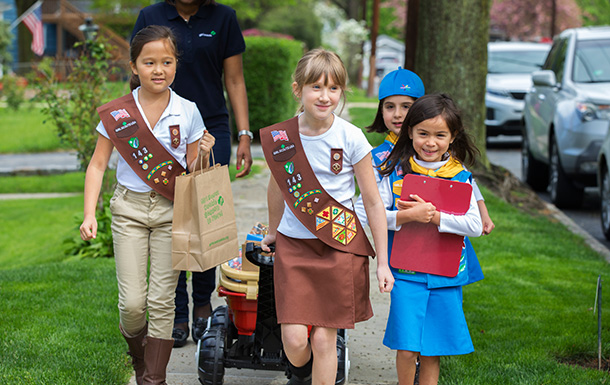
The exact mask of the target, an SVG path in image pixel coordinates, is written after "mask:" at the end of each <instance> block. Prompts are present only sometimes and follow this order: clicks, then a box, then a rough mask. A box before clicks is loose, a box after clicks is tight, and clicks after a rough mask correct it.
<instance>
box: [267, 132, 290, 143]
mask: <svg viewBox="0 0 610 385" xmlns="http://www.w3.org/2000/svg"><path fill="white" fill-rule="evenodd" d="M271 137H272V138H273V141H274V142H277V141H278V140H283V141H285V142H287V141H288V134H286V131H284V130H277V131H275V130H274V131H271Z"/></svg>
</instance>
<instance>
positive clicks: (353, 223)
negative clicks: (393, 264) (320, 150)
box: [260, 117, 375, 257]
mask: <svg viewBox="0 0 610 385" xmlns="http://www.w3.org/2000/svg"><path fill="white" fill-rule="evenodd" d="M297 119H298V118H297V117H295V118H292V119H289V120H287V121H285V122H281V123H277V124H274V125H272V126H269V127H265V128H262V129H261V130H260V138H261V144H262V145H263V152H264V154H265V159H266V160H267V164H268V165H269V169H270V170H271V173H272V174H273V177H274V178H275V181H276V182H277V184H278V186H279V187H280V190H281V191H282V196H283V198H284V200H285V201H286V203H287V204H288V206H289V207H290V209H291V210H292V212H293V213H294V215H295V216H296V217H297V218H298V219H299V220H300V221H301V223H302V224H303V225H304V226H305V227H306V228H307V229H308V230H309V231H311V232H312V233H313V234H314V235H316V236H317V237H318V238H319V239H320V240H321V241H322V242H324V243H326V244H327V245H328V246H330V247H333V248H335V249H337V250H340V251H345V252H348V253H352V254H356V255H361V256H372V257H374V256H375V251H374V250H373V247H372V246H371V244H370V242H369V240H368V238H367V237H366V234H365V233H364V230H363V229H362V225H361V224H360V221H359V220H358V218H357V217H356V214H355V213H354V211H352V210H350V209H348V208H347V207H345V206H343V205H342V204H341V203H339V202H337V201H336V200H335V199H334V198H333V197H331V196H330V194H329V193H328V192H326V190H324V188H323V187H322V185H321V184H320V181H318V178H317V177H316V175H315V174H314V172H313V170H312V169H311V165H310V164H309V161H308V160H307V156H306V155H305V151H304V149H303V144H302V143H301V137H300V136H299V123H298V120H297ZM329 156H330V163H329V167H331V170H333V169H337V168H338V167H342V166H341V165H342V160H343V159H342V156H343V153H342V151H341V150H335V149H333V151H332V154H329ZM333 172H334V171H333Z"/></svg>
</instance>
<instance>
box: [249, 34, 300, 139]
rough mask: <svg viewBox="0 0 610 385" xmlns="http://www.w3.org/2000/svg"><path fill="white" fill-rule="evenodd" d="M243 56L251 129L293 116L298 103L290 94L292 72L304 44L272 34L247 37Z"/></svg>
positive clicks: (255, 130)
mask: <svg viewBox="0 0 610 385" xmlns="http://www.w3.org/2000/svg"><path fill="white" fill-rule="evenodd" d="M245 40H246V47H247V48H246V52H245V53H244V55H243V61H244V78H245V80H246V88H247V90H248V106H249V108H248V110H249V116H250V129H251V130H252V131H253V132H258V130H259V129H260V128H263V127H266V126H269V125H271V124H274V123H278V122H281V121H284V120H286V119H289V118H291V117H292V116H294V113H295V111H296V109H297V107H298V104H297V103H296V101H295V100H294V98H293V96H292V86H291V84H292V73H293V72H294V69H295V67H296V65H297V62H298V61H299V59H300V58H301V56H303V43H301V42H300V41H296V40H288V39H278V38H271V37H259V36H249V37H246V39H245Z"/></svg>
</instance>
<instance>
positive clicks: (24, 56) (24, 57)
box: [12, 0, 36, 73]
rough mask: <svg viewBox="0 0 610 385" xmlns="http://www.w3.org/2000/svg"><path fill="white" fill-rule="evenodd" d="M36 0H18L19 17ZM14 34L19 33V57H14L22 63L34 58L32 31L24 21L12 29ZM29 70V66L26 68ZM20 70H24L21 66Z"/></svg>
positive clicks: (16, 4) (16, 3)
mask: <svg viewBox="0 0 610 385" xmlns="http://www.w3.org/2000/svg"><path fill="white" fill-rule="evenodd" d="M35 2H36V0H16V1H15V7H16V9H17V17H19V16H21V15H22V14H23V12H25V11H27V10H28V9H29V8H30V7H31V6H32V5H34V3H35ZM12 32H13V33H14V34H17V35H18V39H17V55H18V58H14V59H15V60H18V61H19V62H21V63H27V62H31V61H33V60H34V53H33V52H32V33H31V32H30V30H29V29H27V27H26V26H25V24H23V22H21V23H19V25H17V27H15V30H13V31H12ZM25 71H26V72H27V71H29V68H27V69H26V70H25ZM18 72H19V73H21V72H23V71H22V70H21V68H18Z"/></svg>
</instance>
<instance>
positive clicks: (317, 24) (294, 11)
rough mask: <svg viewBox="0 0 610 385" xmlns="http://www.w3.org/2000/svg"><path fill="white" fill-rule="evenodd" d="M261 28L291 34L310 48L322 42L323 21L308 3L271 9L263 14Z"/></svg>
mask: <svg viewBox="0 0 610 385" xmlns="http://www.w3.org/2000/svg"><path fill="white" fill-rule="evenodd" d="M259 28H260V29H263V30H265V31H271V32H279V33H285V34H287V35H291V36H293V37H294V38H295V39H297V40H300V41H302V42H304V43H305V45H306V46H307V48H308V49H313V48H317V47H319V46H320V45H321V44H322V22H321V21H320V19H319V18H318V17H317V16H316V15H315V13H314V12H313V9H312V7H310V6H309V5H308V4H306V3H301V4H298V5H294V6H285V7H280V8H275V9H273V10H271V11H270V12H269V13H267V14H266V15H265V16H263V18H262V19H261V21H260V23H259Z"/></svg>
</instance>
